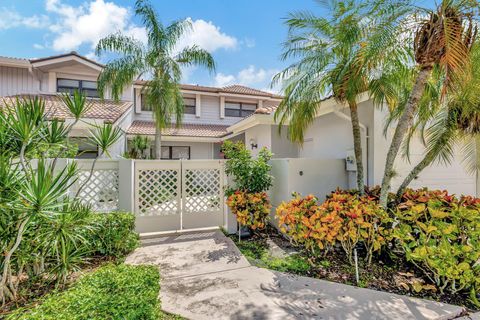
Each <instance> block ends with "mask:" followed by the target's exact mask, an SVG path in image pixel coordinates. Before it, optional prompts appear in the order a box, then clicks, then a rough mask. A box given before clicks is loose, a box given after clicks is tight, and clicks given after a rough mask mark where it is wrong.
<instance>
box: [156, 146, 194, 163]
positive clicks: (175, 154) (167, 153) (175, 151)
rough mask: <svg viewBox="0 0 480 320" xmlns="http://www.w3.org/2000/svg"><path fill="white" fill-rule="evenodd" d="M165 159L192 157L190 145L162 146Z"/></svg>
mask: <svg viewBox="0 0 480 320" xmlns="http://www.w3.org/2000/svg"><path fill="white" fill-rule="evenodd" d="M162 159H163V160H179V159H190V147H185V146H164V147H162Z"/></svg>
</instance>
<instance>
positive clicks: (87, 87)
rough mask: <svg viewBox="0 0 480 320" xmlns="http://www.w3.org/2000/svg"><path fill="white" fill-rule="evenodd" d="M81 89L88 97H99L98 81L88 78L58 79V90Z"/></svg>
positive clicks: (71, 90) (71, 91)
mask: <svg viewBox="0 0 480 320" xmlns="http://www.w3.org/2000/svg"><path fill="white" fill-rule="evenodd" d="M75 90H78V91H80V92H81V93H83V94H85V95H86V96H87V97H91V98H98V91H97V82H96V81H88V80H74V79H57V92H67V93H73V92H74V91H75Z"/></svg>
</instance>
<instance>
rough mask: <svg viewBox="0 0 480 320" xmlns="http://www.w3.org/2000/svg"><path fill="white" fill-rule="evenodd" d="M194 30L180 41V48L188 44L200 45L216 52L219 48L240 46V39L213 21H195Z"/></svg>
mask: <svg viewBox="0 0 480 320" xmlns="http://www.w3.org/2000/svg"><path fill="white" fill-rule="evenodd" d="M187 20H189V21H190V22H191V23H192V30H191V31H190V32H189V33H188V34H186V35H185V36H184V37H183V38H182V39H180V41H179V45H178V47H179V49H180V48H184V47H186V46H191V45H195V44H196V45H198V46H199V47H201V48H203V49H205V50H207V51H209V52H214V51H216V50H218V49H235V48H236V47H237V46H238V40H237V39H236V38H235V37H232V36H229V35H227V34H226V33H223V32H222V31H220V27H218V26H216V25H214V24H213V23H212V22H211V21H205V20H202V19H198V20H195V21H193V20H192V18H187Z"/></svg>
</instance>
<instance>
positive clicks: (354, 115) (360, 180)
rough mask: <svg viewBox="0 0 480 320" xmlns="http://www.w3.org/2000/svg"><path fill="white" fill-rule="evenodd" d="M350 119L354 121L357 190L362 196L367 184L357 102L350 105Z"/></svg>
mask: <svg viewBox="0 0 480 320" xmlns="http://www.w3.org/2000/svg"><path fill="white" fill-rule="evenodd" d="M349 107H350V117H351V119H352V131H353V148H354V152H355V162H356V163H357V189H358V192H359V193H360V195H363V194H364V193H365V183H364V174H363V159H362V135H361V133H360V121H359V120H358V109H357V104H356V103H355V102H352V103H349Z"/></svg>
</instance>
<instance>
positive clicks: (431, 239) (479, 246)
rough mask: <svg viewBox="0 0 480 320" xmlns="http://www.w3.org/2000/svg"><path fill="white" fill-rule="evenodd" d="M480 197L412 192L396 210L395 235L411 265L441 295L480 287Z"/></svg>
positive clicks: (405, 195) (436, 192)
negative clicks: (446, 292) (441, 293)
mask: <svg viewBox="0 0 480 320" xmlns="http://www.w3.org/2000/svg"><path fill="white" fill-rule="evenodd" d="M479 210H480V199H478V198H472V197H461V198H460V199H458V198H456V197H455V196H451V195H449V194H448V193H447V192H446V191H428V190H426V189H422V190H418V191H412V190H408V191H407V192H406V193H405V194H404V196H403V198H402V202H401V203H400V204H399V205H398V206H397V210H396V213H395V214H396V217H397V219H398V221H399V224H398V225H397V226H396V228H395V231H394V236H395V238H396V239H397V240H398V242H399V243H400V245H401V247H402V248H403V250H404V251H405V255H406V258H407V260H408V261H410V262H412V263H413V264H415V265H416V266H417V267H419V269H421V270H423V272H424V273H425V275H426V276H427V277H428V278H429V279H430V280H431V281H432V282H433V283H434V284H435V285H436V286H437V287H438V288H439V289H440V291H441V292H443V291H448V292H452V293H454V292H458V291H470V292H471V293H472V297H474V293H475V292H476V291H478V290H479V289H480V265H479V264H478V260H479V259H480V211H479Z"/></svg>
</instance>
